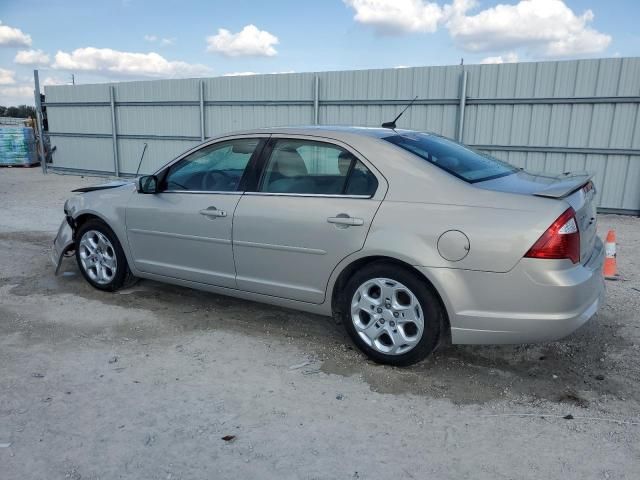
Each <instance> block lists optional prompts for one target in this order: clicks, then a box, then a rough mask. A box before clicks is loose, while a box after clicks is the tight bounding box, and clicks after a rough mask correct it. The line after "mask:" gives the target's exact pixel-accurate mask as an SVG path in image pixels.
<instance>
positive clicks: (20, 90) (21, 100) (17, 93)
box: [0, 85, 34, 106]
mask: <svg viewBox="0 0 640 480" xmlns="http://www.w3.org/2000/svg"><path fill="white" fill-rule="evenodd" d="M0 97H2V103H4V104H5V105H6V106H9V105H20V104H25V103H27V104H30V105H33V101H34V97H33V87H31V86H29V85H17V86H12V87H0Z"/></svg>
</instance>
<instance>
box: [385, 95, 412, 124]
mask: <svg viewBox="0 0 640 480" xmlns="http://www.w3.org/2000/svg"><path fill="white" fill-rule="evenodd" d="M417 99H418V96H417V95H416V96H415V98H414V99H413V100H411V102H409V105H407V106H406V107H404V110H402V111H401V112H400V113H399V114H398V116H397V117H396V118H394V119H393V122H384V123H383V124H382V128H390V129H391V130H395V129H396V122H397V121H398V119H399V118H400V117H401V116H402V114H403V113H404V112H406V111H407V108H409V107H410V106H411V105H413V102H415V101H416V100H417Z"/></svg>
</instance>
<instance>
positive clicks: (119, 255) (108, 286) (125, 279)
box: [75, 218, 137, 292]
mask: <svg viewBox="0 0 640 480" xmlns="http://www.w3.org/2000/svg"><path fill="white" fill-rule="evenodd" d="M89 230H95V231H98V232H100V233H102V234H103V235H104V236H105V237H107V238H108V239H109V241H110V242H111V245H112V246H113V250H114V253H115V257H116V260H117V266H116V272H115V275H114V276H113V279H112V280H111V281H110V282H108V283H98V282H96V281H94V280H93V279H92V278H91V277H90V276H89V274H88V273H87V272H86V271H85V269H84V267H83V266H82V261H81V259H80V240H81V239H82V236H83V235H84V234H85V233H86V232H88V231H89ZM75 249H76V262H77V263H78V269H79V270H80V272H81V273H82V276H83V277H84V278H85V280H86V281H87V282H89V284H90V285H91V286H92V287H94V288H97V289H98V290H103V291H106V292H115V291H116V290H119V289H121V288H126V287H129V286H131V285H133V284H134V283H135V282H136V281H137V278H136V277H134V276H133V274H132V273H131V270H129V264H128V263H127V258H126V256H125V254H124V251H123V250H122V245H120V241H119V240H118V237H117V236H116V234H115V233H113V230H111V228H110V227H109V226H108V225H107V224H106V223H104V222H103V221H102V220H99V219H97V218H96V219H91V220H88V221H86V222H85V223H83V224H82V225H81V226H80V228H79V229H78V230H77V231H76V232H75Z"/></svg>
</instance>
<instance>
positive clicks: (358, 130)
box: [234, 125, 426, 139]
mask: <svg viewBox="0 0 640 480" xmlns="http://www.w3.org/2000/svg"><path fill="white" fill-rule="evenodd" d="M234 133H235V134H250V133H273V134H290V135H313V136H321V137H329V138H336V139H340V138H345V137H351V136H354V135H355V136H361V137H372V138H385V137H390V136H392V135H394V134H395V135H398V134H400V135H402V134H411V133H426V132H417V131H415V130H405V129H400V128H398V129H395V130H392V129H390V128H382V127H357V126H347V125H300V126H293V127H270V128H268V127H267V128H259V129H256V130H247V131H242V132H234Z"/></svg>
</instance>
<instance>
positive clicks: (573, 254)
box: [525, 207, 580, 263]
mask: <svg viewBox="0 0 640 480" xmlns="http://www.w3.org/2000/svg"><path fill="white" fill-rule="evenodd" d="M525 257H527V258H555V259H561V258H568V259H569V260H571V261H572V262H573V263H578V262H579V261H580V231H579V230H578V222H577V221H576V212H575V211H574V210H573V208H571V207H569V209H568V210H567V211H566V212H564V213H563V214H562V215H560V216H559V217H558V219H557V220H556V221H555V222H553V224H552V225H551V226H550V227H549V228H548V229H547V231H546V232H544V233H543V234H542V236H541V237H540V238H539V239H538V241H537V242H536V243H534V245H533V247H531V249H530V250H529V251H528V252H527V254H526V255H525Z"/></svg>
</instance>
